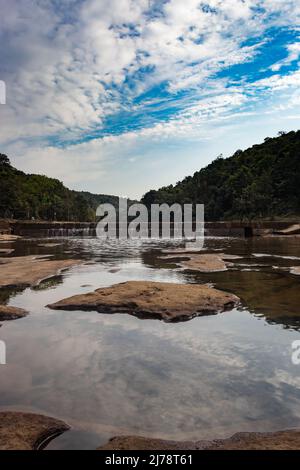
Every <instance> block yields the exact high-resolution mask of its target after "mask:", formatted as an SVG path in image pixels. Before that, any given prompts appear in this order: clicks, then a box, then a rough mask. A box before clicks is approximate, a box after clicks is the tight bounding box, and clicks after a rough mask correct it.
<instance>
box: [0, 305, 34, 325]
mask: <svg viewBox="0 0 300 470" xmlns="http://www.w3.org/2000/svg"><path fill="white" fill-rule="evenodd" d="M27 314H28V312H27V311H26V310H23V309H22V308H17V307H9V306H7V305H0V320H1V321H6V320H17V319H18V318H23V317H26V315H27Z"/></svg>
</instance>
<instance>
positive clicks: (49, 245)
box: [38, 243, 62, 248]
mask: <svg viewBox="0 0 300 470" xmlns="http://www.w3.org/2000/svg"><path fill="white" fill-rule="evenodd" d="M38 246H39V247H41V248H57V247H58V246H62V243H40V244H39V245H38Z"/></svg>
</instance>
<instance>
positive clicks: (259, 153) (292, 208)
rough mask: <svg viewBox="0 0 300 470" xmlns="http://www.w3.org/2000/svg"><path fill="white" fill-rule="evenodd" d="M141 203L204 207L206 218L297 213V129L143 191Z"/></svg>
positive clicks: (299, 201)
mask: <svg viewBox="0 0 300 470" xmlns="http://www.w3.org/2000/svg"><path fill="white" fill-rule="evenodd" d="M142 201H143V202H144V203H145V204H146V205H147V206H149V205H150V204H153V203H163V202H166V203H168V204H172V203H174V202H178V203H180V204H184V203H204V204H205V218H206V220H212V221H213V220H228V219H238V220H242V219H248V220H251V219H253V218H272V217H278V216H279V217H283V216H289V215H291V216H294V215H299V214H300V131H297V132H289V133H286V134H285V133H280V135H279V136H278V137H276V138H266V139H265V141H264V142H263V143H262V144H259V145H254V146H253V147H251V148H249V149H248V150H245V151H241V150H237V151H236V152H235V154H234V155H233V156H232V157H230V158H226V159H224V158H222V157H218V158H217V159H216V160H215V161H213V162H212V163H211V164H210V165H208V166H207V167H206V168H203V169H201V170H200V171H197V172H196V173H195V174H194V175H193V176H188V177H187V178H185V179H184V180H183V181H181V182H179V183H177V184H176V185H175V186H173V185H170V186H167V187H163V188H161V189H159V190H157V191H155V190H152V191H149V192H148V193H146V194H145V195H144V197H143V199H142Z"/></svg>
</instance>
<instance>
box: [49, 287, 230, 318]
mask: <svg viewBox="0 0 300 470" xmlns="http://www.w3.org/2000/svg"><path fill="white" fill-rule="evenodd" d="M238 303H239V298H238V297H236V296H235V295H233V294H230V293H227V292H222V291H220V290H217V289H214V288H212V287H210V286H208V285H197V284H173V283H164V282H148V281H129V282H124V283H121V284H116V285H114V286H112V287H105V288H102V289H97V290H96V291H94V292H91V293H88V294H82V295H76V296H73V297H70V298H68V299H64V300H61V301H60V302H57V303H54V304H52V305H48V307H50V308H52V309H56V310H58V309H60V310H88V311H92V310H96V311H98V312H101V313H128V314H130V315H134V316H137V317H140V318H156V319H160V320H164V321H166V322H171V321H183V320H189V319H191V318H193V317H196V316H200V315H209V314H213V313H217V312H222V311H224V310H228V309H232V308H233V307H234V306H235V305H237V304H238Z"/></svg>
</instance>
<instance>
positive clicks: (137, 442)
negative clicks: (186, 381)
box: [98, 430, 300, 450]
mask: <svg viewBox="0 0 300 470" xmlns="http://www.w3.org/2000/svg"><path fill="white" fill-rule="evenodd" d="M299 448H300V430H291V431H279V432H273V433H272V432H271V433H256V432H249V433H247V432H243V433H237V434H234V435H233V436H232V437H230V438H229V439H218V440H213V441H197V442H190V441H185V442H184V441H182V442H181V441H165V440H162V439H150V438H147V437H139V436H120V437H114V438H112V439H111V440H110V441H109V442H108V443H107V444H105V445H104V446H102V447H100V448H99V449H98V450H299Z"/></svg>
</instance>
